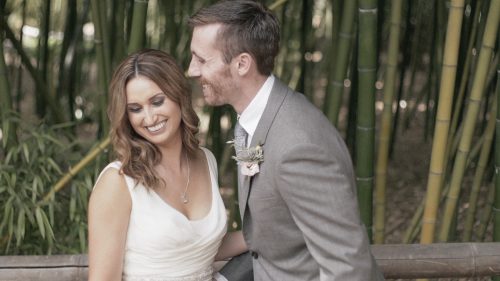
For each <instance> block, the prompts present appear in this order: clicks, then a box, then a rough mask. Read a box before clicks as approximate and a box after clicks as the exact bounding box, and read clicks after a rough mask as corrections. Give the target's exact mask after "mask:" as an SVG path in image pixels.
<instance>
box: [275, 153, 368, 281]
mask: <svg viewBox="0 0 500 281" xmlns="http://www.w3.org/2000/svg"><path fill="white" fill-rule="evenodd" d="M339 149H342V148H339ZM345 155H346V154H345V153H340V156H339V155H338V154H337V155H336V154H334V152H332V151H326V150H325V149H323V148H321V147H319V146H317V145H312V144H299V145H296V146H294V147H292V148H290V149H289V150H288V151H287V152H286V153H285V154H283V157H282V161H281V164H280V166H279V169H278V175H276V177H277V181H276V182H277V185H278V190H279V192H280V193H281V195H282V197H283V199H284V200H285V202H286V204H287V206H288V208H289V210H290V212H291V214H292V217H293V219H294V221H295V223H296V224H297V226H298V227H299V228H300V230H301V231H302V233H303V236H304V238H305V241H306V244H307V248H308V249H309V251H310V253H311V255H312V256H313V258H314V259H315V260H316V262H317V263H318V264H319V267H320V276H321V280H371V276H370V275H371V274H372V266H374V265H373V264H372V262H371V254H370V252H369V242H368V239H367V235H366V233H365V229H364V227H363V226H362V224H361V221H360V216H359V211H358V204H357V198H356V195H355V192H354V188H355V187H354V181H353V172H352V167H351V166H350V165H351V164H350V161H349V160H348V161H346V159H342V156H344V157H345Z"/></svg>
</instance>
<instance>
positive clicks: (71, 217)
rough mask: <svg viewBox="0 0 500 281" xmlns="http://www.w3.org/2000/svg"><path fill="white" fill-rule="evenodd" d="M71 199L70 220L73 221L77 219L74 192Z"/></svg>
mask: <svg viewBox="0 0 500 281" xmlns="http://www.w3.org/2000/svg"><path fill="white" fill-rule="evenodd" d="M72 193H73V194H72V196H71V199H70V201H69V219H70V220H71V221H73V219H74V218H75V211H76V199H75V193H74V192H72Z"/></svg>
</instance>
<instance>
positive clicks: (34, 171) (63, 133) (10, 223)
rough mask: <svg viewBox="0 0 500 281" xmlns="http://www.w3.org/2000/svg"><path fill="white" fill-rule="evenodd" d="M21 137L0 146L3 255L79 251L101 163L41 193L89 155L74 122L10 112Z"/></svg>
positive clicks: (0, 243)
mask: <svg viewBox="0 0 500 281" xmlns="http://www.w3.org/2000/svg"><path fill="white" fill-rule="evenodd" d="M7 121H8V123H15V124H17V126H18V132H17V133H18V135H19V142H18V143H15V144H14V145H11V146H9V150H5V149H6V146H5V145H3V146H2V150H0V206H1V208H0V218H1V219H0V251H1V253H2V254H8V255H17V254H55V253H80V252H84V251H85V250H86V239H87V238H86V232H87V230H86V229H87V223H86V221H87V216H86V213H87V202H88V197H89V193H90V190H91V187H92V186H93V181H94V178H95V175H96V173H97V171H99V170H100V167H99V163H100V161H97V162H98V163H97V164H95V165H94V166H90V167H87V168H86V169H85V170H83V171H82V172H80V173H79V174H78V175H75V177H74V180H73V181H72V182H71V183H70V186H68V187H67V188H66V189H64V190H62V191H60V192H58V193H57V194H56V195H54V196H52V198H50V199H49V200H47V201H43V200H42V198H43V197H44V195H45V194H47V193H48V191H49V190H50V188H51V187H52V186H53V185H54V184H55V182H56V181H57V180H58V179H59V178H61V176H62V175H63V173H64V171H66V170H67V169H68V166H69V165H70V164H72V163H76V162H77V161H78V159H80V158H81V157H82V155H83V154H85V151H86V149H85V150H84V149H83V147H82V145H81V144H80V143H79V142H78V141H77V140H76V137H75V136H74V135H72V134H71V131H70V129H71V128H72V127H73V125H72V124H63V125H57V126H49V125H46V124H44V123H40V124H33V123H28V122H25V121H22V120H20V118H19V117H18V116H11V117H9V119H8V120H7Z"/></svg>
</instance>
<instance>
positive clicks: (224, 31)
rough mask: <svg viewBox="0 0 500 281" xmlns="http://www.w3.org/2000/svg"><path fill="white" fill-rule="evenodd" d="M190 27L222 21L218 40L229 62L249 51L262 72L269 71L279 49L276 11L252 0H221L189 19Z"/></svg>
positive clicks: (268, 72) (225, 58)
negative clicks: (274, 12)
mask: <svg viewBox="0 0 500 281" xmlns="http://www.w3.org/2000/svg"><path fill="white" fill-rule="evenodd" d="M188 23H189V25H190V26H191V27H196V26H202V25H208V24H221V25H222V27H221V29H220V30H219V34H218V35H217V37H218V38H217V42H218V43H217V44H218V47H219V49H220V50H221V51H222V54H223V56H224V60H225V62H226V63H229V62H231V60H232V59H233V58H234V57H236V56H237V55H239V54H241V53H245V52H246V53H249V54H250V55H251V56H252V57H253V59H254V60H255V61H256V64H257V68H258V70H259V72H260V73H261V74H263V75H270V74H271V72H272V71H273V68H274V59H275V58H276V55H277V54H278V51H279V41H280V27H279V23H278V20H277V19H276V17H275V16H274V14H273V13H272V12H271V11H270V10H269V9H268V8H266V7H265V6H263V5H262V4H260V3H258V2H255V1H250V0H230V1H227V0H225V1H220V2H217V3H215V4H213V5H211V6H208V7H204V8H201V9H200V10H199V11H198V12H196V13H195V14H194V15H193V16H191V18H190V19H189V22H188Z"/></svg>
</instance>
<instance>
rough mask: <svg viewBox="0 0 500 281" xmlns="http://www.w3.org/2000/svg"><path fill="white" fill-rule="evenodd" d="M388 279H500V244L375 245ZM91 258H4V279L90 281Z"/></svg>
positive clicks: (0, 274) (0, 269)
mask: <svg viewBox="0 0 500 281" xmlns="http://www.w3.org/2000/svg"><path fill="white" fill-rule="evenodd" d="M372 251H373V255H374V256H375V258H376V260H377V263H378V264H379V266H380V268H381V270H382V272H383V273H384V275H385V277H386V278H400V279H412V278H453V277H480V276H500V243H440V244H438V243H436V244H429V245H420V244H411V245H402V244H396V245H373V246H372ZM87 266H88V261H87V255H54V256H0V280H9V281H21V280H23V281H24V280H32V281H48V280H50V281H66V280H75V281H79V280H82V281H83V280H87V275H88V270H87Z"/></svg>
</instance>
